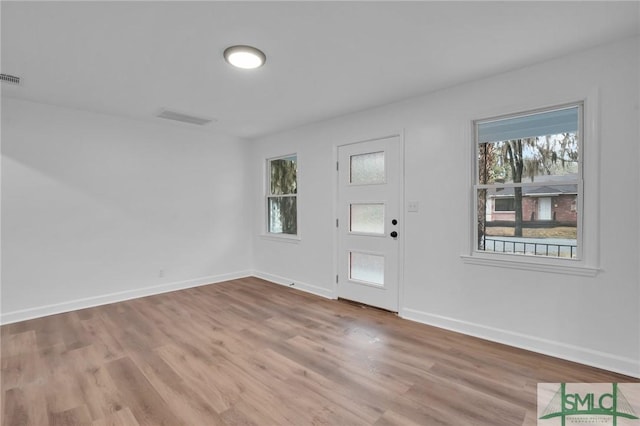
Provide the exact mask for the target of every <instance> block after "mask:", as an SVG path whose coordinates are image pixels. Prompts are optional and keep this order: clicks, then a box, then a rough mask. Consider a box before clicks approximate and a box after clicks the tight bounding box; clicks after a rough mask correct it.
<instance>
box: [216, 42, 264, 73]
mask: <svg viewBox="0 0 640 426" xmlns="http://www.w3.org/2000/svg"><path fill="white" fill-rule="evenodd" d="M224 59H225V60H226V61H227V62H228V63H230V64H231V65H233V66H234V67H237V68H242V69H245V70H251V69H254V68H259V67H261V66H262V65H264V62H265V61H266V60H267V57H266V56H265V54H264V53H262V51H260V50H259V49H256V48H255V47H252V46H231V47H227V48H226V49H225V51H224Z"/></svg>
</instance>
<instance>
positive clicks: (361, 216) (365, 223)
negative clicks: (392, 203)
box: [351, 203, 384, 234]
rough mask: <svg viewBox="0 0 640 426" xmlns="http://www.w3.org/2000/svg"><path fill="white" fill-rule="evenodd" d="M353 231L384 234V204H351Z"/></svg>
mask: <svg viewBox="0 0 640 426" xmlns="http://www.w3.org/2000/svg"><path fill="white" fill-rule="evenodd" d="M351 232H363V233H365V232H366V233H369V234H384V204H380V203H378V204H351Z"/></svg>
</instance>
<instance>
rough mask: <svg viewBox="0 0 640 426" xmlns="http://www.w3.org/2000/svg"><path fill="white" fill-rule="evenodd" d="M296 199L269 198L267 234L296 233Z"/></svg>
mask: <svg viewBox="0 0 640 426" xmlns="http://www.w3.org/2000/svg"><path fill="white" fill-rule="evenodd" d="M296 198H297V197H269V232H270V233H273V234H292V235H296V234H297V233H298V211H297V202H296Z"/></svg>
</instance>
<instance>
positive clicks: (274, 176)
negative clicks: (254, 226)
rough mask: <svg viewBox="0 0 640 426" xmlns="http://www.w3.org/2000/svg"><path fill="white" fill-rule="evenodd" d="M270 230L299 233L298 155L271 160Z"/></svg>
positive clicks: (268, 203)
mask: <svg viewBox="0 0 640 426" xmlns="http://www.w3.org/2000/svg"><path fill="white" fill-rule="evenodd" d="M268 163H269V171H268V178H269V185H268V188H269V194H268V196H267V210H268V230H269V233H272V234H290V235H296V234H297V233H298V205H297V193H298V178H297V173H298V162H297V157H296V156H290V157H286V158H278V159H273V160H269V162H268Z"/></svg>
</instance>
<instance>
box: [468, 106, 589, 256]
mask: <svg viewBox="0 0 640 426" xmlns="http://www.w3.org/2000/svg"><path fill="white" fill-rule="evenodd" d="M581 126H582V105H581V104H575V105H569V106H563V107H558V108H553V109H548V110H544V111H538V112H530V113H524V114H518V115H513V116H508V117H503V118H498V119H489V120H481V121H477V122H476V123H475V134H476V144H475V146H476V156H475V158H476V161H475V163H476V173H475V187H474V189H475V210H474V216H475V217H476V219H475V222H476V224H477V227H476V238H475V242H474V245H475V251H476V252H484V253H486V252H489V253H496V252H497V253H501V254H502V253H505V254H519V255H528V256H546V257H556V258H564V259H578V258H580V253H581V247H580V246H579V244H580V238H579V235H580V228H581V214H582V212H581V211H580V206H581V197H582V185H581V182H582V167H581V162H582V158H581V157H582V153H581V141H580V138H581V133H582V132H581V130H580V129H581Z"/></svg>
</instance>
